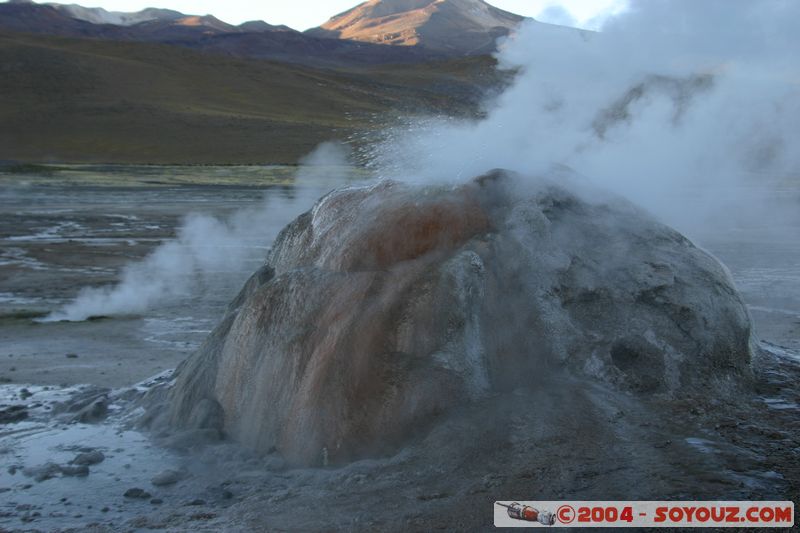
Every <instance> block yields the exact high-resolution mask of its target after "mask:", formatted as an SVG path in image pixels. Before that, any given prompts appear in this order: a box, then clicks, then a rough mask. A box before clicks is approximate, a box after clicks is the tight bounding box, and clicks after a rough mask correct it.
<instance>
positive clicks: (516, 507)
mask: <svg viewBox="0 0 800 533" xmlns="http://www.w3.org/2000/svg"><path fill="white" fill-rule="evenodd" d="M495 503H496V504H497V505H499V506H500V507H505V508H506V511H507V512H508V516H510V517H511V518H513V519H514V520H523V521H525V522H539V523H540V524H542V525H543V526H552V525H553V524H555V523H556V517H555V515H554V514H553V513H551V512H550V511H540V510H539V509H534V508H533V507H530V506H528V505H522V504H521V503H518V502H513V503H510V504H509V503H502V502H495ZM573 517H574V511H573Z"/></svg>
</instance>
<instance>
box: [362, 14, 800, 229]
mask: <svg viewBox="0 0 800 533" xmlns="http://www.w3.org/2000/svg"><path fill="white" fill-rule="evenodd" d="M798 20H800V3H799V2H796V1H791V0H764V1H759V2H753V1H751V0H638V1H634V2H632V3H631V6H630V9H629V10H628V11H626V12H625V13H623V14H621V15H618V16H617V17H614V18H612V19H610V20H609V21H608V22H607V23H606V24H605V25H604V26H603V28H602V31H601V32H599V33H592V32H586V31H579V30H573V29H568V28H562V27H556V26H548V25H545V24H541V23H537V22H529V23H527V25H525V26H524V27H523V28H522V29H521V30H520V31H519V32H518V33H517V34H516V35H515V36H513V37H512V38H510V39H509V40H508V41H507V42H506V43H505V44H504V46H503V47H502V50H501V52H500V53H499V56H498V57H499V60H500V63H501V65H502V66H504V67H506V68H518V69H520V72H519V74H518V76H517V80H516V82H515V84H514V85H513V86H512V87H511V88H510V89H509V90H507V91H506V92H505V93H504V94H503V95H502V96H501V97H500V98H499V99H498V100H497V101H496V102H494V103H493V105H491V106H490V108H489V114H488V118H487V119H486V120H482V121H479V122H474V123H468V124H465V123H462V122H454V121H439V122H435V123H433V124H431V123H426V124H418V125H417V126H416V127H414V128H412V131H411V132H410V133H399V134H398V133H397V132H395V133H394V134H393V135H391V136H390V139H391V141H390V142H387V143H384V144H383V145H382V146H381V147H380V148H379V149H377V150H375V153H374V154H373V156H374V157H373V164H374V165H375V166H377V167H378V168H381V169H383V171H384V173H385V174H386V175H391V176H398V175H399V176H409V175H410V176H416V177H418V179H420V180H421V181H423V182H428V181H432V180H461V179H467V178H469V177H471V176H475V175H479V174H481V173H483V172H485V171H487V170H489V169H492V168H496V167H504V168H510V169H513V170H517V171H520V172H523V173H543V172H547V171H549V169H552V168H553V166H554V165H567V166H569V167H571V168H573V169H574V170H576V171H577V172H578V173H580V174H582V175H584V176H586V177H588V179H590V180H592V181H595V182H596V183H597V184H599V185H601V186H602V187H604V188H610V189H612V190H614V191H616V192H618V193H621V194H623V195H625V196H627V197H629V198H630V199H632V200H634V201H635V202H637V203H639V204H640V205H643V206H644V207H646V208H648V209H650V210H651V211H653V212H655V213H656V214H657V215H660V216H661V217H662V218H663V219H664V220H666V221H667V222H668V223H671V224H673V225H675V226H677V227H679V228H680V229H682V230H684V231H689V232H690V233H691V232H692V231H693V230H695V229H696V228H698V227H699V226H700V225H701V224H705V223H708V221H709V220H710V219H714V218H717V219H718V218H719V217H720V216H721V215H724V216H726V217H739V218H744V219H746V220H747V221H748V222H753V221H758V220H760V221H763V217H765V216H767V215H770V216H773V215H775V210H776V207H775V205H774V203H770V204H769V205H767V204H766V203H765V202H771V201H772V200H773V198H769V197H768V196H769V193H768V191H774V190H775V185H776V183H778V184H780V183H782V182H784V183H785V182H788V180H792V179H793V180H795V181H796V178H797V176H798V173H800V129H798V128H797V124H800V63H798V61H797V57H800V33H799V32H798V31H797V27H796V26H797V21H798ZM409 155H411V157H409ZM794 210H795V213H796V212H797V208H796V206H794Z"/></svg>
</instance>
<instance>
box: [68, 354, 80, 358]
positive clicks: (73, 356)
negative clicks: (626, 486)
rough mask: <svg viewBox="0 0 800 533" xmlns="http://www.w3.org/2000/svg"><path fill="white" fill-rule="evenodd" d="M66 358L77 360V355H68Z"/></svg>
mask: <svg viewBox="0 0 800 533" xmlns="http://www.w3.org/2000/svg"><path fill="white" fill-rule="evenodd" d="M66 357H67V359H77V358H78V354H76V353H68V354H67V356H66Z"/></svg>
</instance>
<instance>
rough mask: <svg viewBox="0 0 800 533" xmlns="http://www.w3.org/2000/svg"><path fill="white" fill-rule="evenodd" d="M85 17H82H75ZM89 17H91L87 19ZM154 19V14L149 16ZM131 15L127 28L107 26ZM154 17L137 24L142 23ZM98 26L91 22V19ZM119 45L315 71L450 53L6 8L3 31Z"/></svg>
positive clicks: (0, 9)
mask: <svg viewBox="0 0 800 533" xmlns="http://www.w3.org/2000/svg"><path fill="white" fill-rule="evenodd" d="M76 13H78V14H80V16H81V17H83V18H76V17H75V14H76ZM87 13H88V14H87ZM148 14H149V15H148ZM123 16H130V17H133V19H130V17H129V19H125V20H126V23H125V24H116V23H107V22H103V21H105V20H117V19H118V18H119V17H123ZM142 17H144V18H147V17H151V18H148V20H143V21H140V22H133V20H135V19H137V18H142ZM90 18H91V19H92V20H95V21H98V22H90V21H89V20H86V19H90ZM3 30H5V31H13V32H25V33H35V34H43V35H51V36H54V35H55V36H61V37H80V38H93V39H107V40H118V41H142V42H158V43H164V44H171V45H176V46H182V47H185V48H191V49H195V50H202V51H204V52H212V53H219V54H224V55H229V56H234V57H245V58H257V59H270V60H277V61H287V62H292V63H300V64H304V65H314V66H327V67H339V66H351V65H376V64H383V63H414V62H420V61H431V60H437V59H443V58H444V57H445V55H444V54H442V53H439V52H435V51H432V50H428V49H425V48H417V47H386V46H380V45H376V44H371V43H360V42H353V41H346V40H338V39H327V38H320V37H315V36H312V35H305V34H303V33H300V32H297V31H295V30H292V29H291V28H287V27H286V26H273V25H270V24H267V23H266V22H262V21H251V22H246V23H244V24H242V25H240V26H233V25H230V24H226V23H225V22H222V21H220V20H219V19H217V18H215V17H212V16H202V17H201V16H188V15H184V14H182V13H178V12H174V11H164V10H144V11H141V12H139V13H134V14H124V13H111V12H107V11H105V10H98V9H94V8H92V9H88V10H87V9H85V8H80V7H79V6H63V5H57V4H53V5H45V4H35V3H32V2H27V1H24V0H17V1H14V2H4V3H0V31H3Z"/></svg>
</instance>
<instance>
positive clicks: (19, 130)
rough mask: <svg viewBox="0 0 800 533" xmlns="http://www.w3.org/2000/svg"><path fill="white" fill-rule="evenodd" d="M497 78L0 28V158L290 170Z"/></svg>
mask: <svg viewBox="0 0 800 533" xmlns="http://www.w3.org/2000/svg"><path fill="white" fill-rule="evenodd" d="M42 7H47V6H42ZM38 13H39V14H40V15H41V14H43V15H45V16H46V17H50V16H51V15H52V14H53V12H52V11H49V10H45V11H41V12H38ZM56 15H58V13H57V12H56ZM84 23H85V21H77V20H76V21H75V28H76V29H78V30H79V29H80V28H82V26H81V24H84ZM87 24H88V23H87ZM268 34H269V35H271V34H272V33H268ZM292 34H296V32H292ZM249 35H255V34H249ZM333 42H334V43H336V42H337V41H333ZM355 44H358V43H355ZM372 46H377V45H372ZM379 48H386V47H379ZM504 80H505V78H504V75H502V74H498V73H497V72H496V70H495V69H494V61H493V60H492V59H491V58H488V57H474V58H459V59H452V60H448V61H442V62H436V63H424V64H407V65H393V66H384V65H378V66H360V67H353V66H350V67H340V68H339V69H338V70H332V69H327V68H326V69H316V68H311V67H307V66H302V65H297V64H287V63H278V62H270V61H262V60H252V59H238V58H230V57H224V56H220V55H218V54H206V53H202V52H200V51H197V50H190V49H186V48H182V47H176V46H168V45H162V44H157V43H141V42H131V41H115V40H98V39H96V38H92V39H75V38H65V37H52V36H43V35H34V34H21V33H9V32H2V31H0V160H19V161H26V162H106V163H185V164H193V163H219V164H224V163H292V162H295V161H297V159H298V158H299V157H301V156H302V155H304V154H306V153H308V152H309V151H310V150H311V149H312V148H313V147H314V146H316V145H317V144H318V143H319V142H321V141H324V140H329V139H346V138H348V137H350V136H352V135H354V134H356V133H363V132H366V131H369V130H373V129H378V128H380V127H382V126H385V124H386V123H387V122H389V121H390V120H392V119H393V118H394V117H396V116H397V115H402V116H409V115H414V114H428V113H432V114H447V115H451V116H452V115H456V116H474V115H476V114H477V113H479V112H480V107H479V102H480V101H481V98H482V96H483V95H484V94H485V91H487V90H491V89H492V88H495V87H497V86H498V84H500V83H503V81H504Z"/></svg>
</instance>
